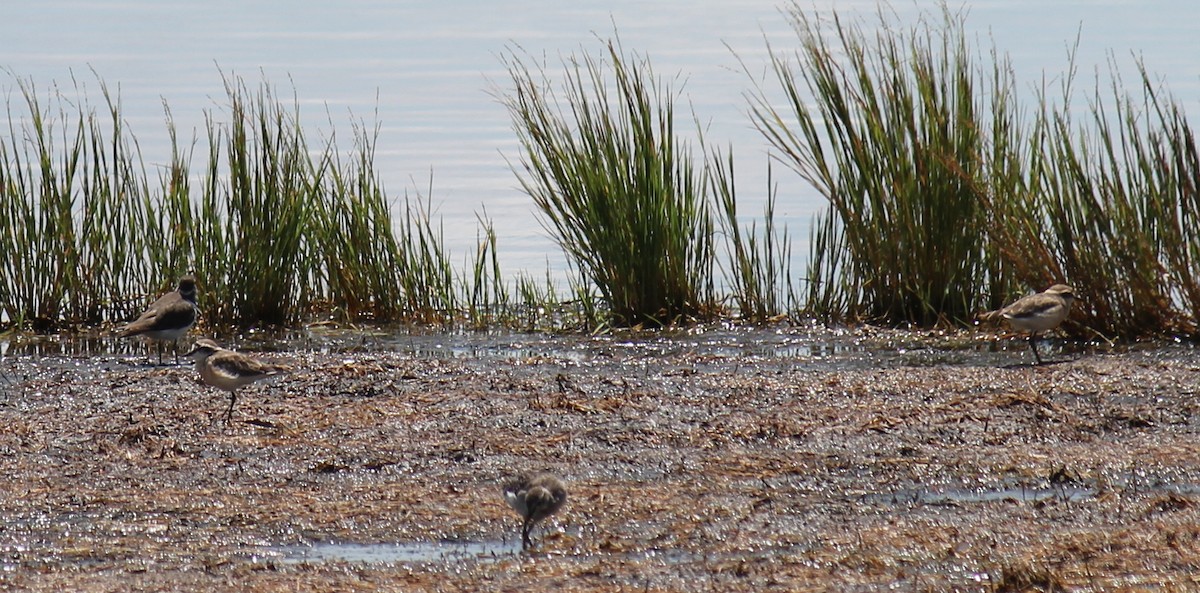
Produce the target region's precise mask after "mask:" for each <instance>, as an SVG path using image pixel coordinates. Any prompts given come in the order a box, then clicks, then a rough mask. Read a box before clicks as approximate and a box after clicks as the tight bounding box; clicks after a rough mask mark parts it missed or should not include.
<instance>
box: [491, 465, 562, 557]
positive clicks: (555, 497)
mask: <svg viewBox="0 0 1200 593" xmlns="http://www.w3.org/2000/svg"><path fill="white" fill-rule="evenodd" d="M504 501H505V502H507V503H508V506H510V507H512V508H513V510H514V511H516V512H517V513H519V514H520V515H521V518H522V519H523V522H522V523H521V549H522V550H524V549H527V548H528V547H529V546H530V545H531V544H530V540H529V533H530V532H531V531H533V526H534V524H536V523H537V522H538V521H541V520H542V519H545V518H546V517H549V516H550V515H553V514H554V513H556V512H558V509H561V508H562V506H563V504H564V503H566V502H567V488H566V486H564V485H563V483H562V480H559V479H558V478H557V477H555V476H554V475H552V474H548V473H541V474H537V475H533V476H522V477H519V478H517V479H515V480H512V481H510V482H508V483H507V484H505V485H504Z"/></svg>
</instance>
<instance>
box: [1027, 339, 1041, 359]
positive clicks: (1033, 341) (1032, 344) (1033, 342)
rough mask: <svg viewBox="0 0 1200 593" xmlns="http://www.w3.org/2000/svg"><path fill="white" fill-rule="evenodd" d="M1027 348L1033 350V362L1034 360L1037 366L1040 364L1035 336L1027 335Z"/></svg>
mask: <svg viewBox="0 0 1200 593" xmlns="http://www.w3.org/2000/svg"><path fill="white" fill-rule="evenodd" d="M1029 348H1030V349H1032V350H1033V358H1034V360H1036V361H1037V363H1038V364H1039V365H1040V364H1042V357H1041V355H1039V354H1038V351H1037V334H1033V333H1031V334H1029Z"/></svg>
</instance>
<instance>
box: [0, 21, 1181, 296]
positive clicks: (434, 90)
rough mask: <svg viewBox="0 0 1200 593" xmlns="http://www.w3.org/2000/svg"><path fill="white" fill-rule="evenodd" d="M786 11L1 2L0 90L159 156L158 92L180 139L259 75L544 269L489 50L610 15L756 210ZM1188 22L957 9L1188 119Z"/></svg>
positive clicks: (572, 34)
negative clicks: (1134, 68) (62, 111)
mask: <svg viewBox="0 0 1200 593" xmlns="http://www.w3.org/2000/svg"><path fill="white" fill-rule="evenodd" d="M897 4H898V6H897V7H896V9H895V10H896V12H897V16H896V17H895V18H896V20H897V21H905V22H911V19H913V18H914V15H915V14H916V13H917V12H918V11H919V10H920V9H922V8H925V9H934V7H935V4H934V3H932V2H898V3H897ZM782 6H785V4H784V3H783V2H780V1H778V0H737V1H719V0H689V1H687V2H683V1H681V0H670V1H661V2H641V1H633V0H606V1H596V2H557V1H551V0H507V1H498V2H496V1H489V2H478V1H460V2H441V3H432V2H411V1H408V2H385V1H378V0H376V1H372V0H350V1H347V2H337V3H333V2H313V1H310V0H298V1H283V0H277V1H254V0H250V1H240V0H239V1H237V2H234V1H232V0H218V1H214V2H205V3H199V2H191V3H165V2H156V1H139V0H128V1H123V2H111V1H97V2H81V1H70V0H46V1H42V2H19V3H8V4H6V5H5V8H4V15H3V18H2V19H0V39H3V40H4V42H3V43H2V44H0V68H3V69H4V70H5V72H4V73H3V74H0V89H2V90H3V91H4V93H5V97H6V98H7V99H8V101H9V103H10V105H12V106H15V107H16V108H17V109H16V110H15V111H16V112H17V113H18V114H19V113H20V111H21V109H20V101H19V100H16V99H19V94H18V93H17V91H16V79H17V78H22V79H31V80H32V81H33V83H34V84H35V85H36V86H37V88H38V89H39V90H40V91H41V92H42V93H43V94H48V93H49V92H50V89H52V88H54V87H55V86H57V87H58V88H60V89H63V91H64V92H65V94H66V96H68V97H70V98H73V99H75V98H78V96H79V93H78V92H76V91H75V89H74V86H75V84H76V82H72V81H73V80H74V81H77V83H78V84H79V85H81V86H82V87H84V88H85V91H84V94H85V96H86V97H87V99H88V100H89V102H90V103H92V104H93V105H98V103H99V102H100V101H101V96H100V93H99V89H98V83H97V76H98V77H99V78H100V79H102V80H103V81H104V82H105V83H107V84H108V86H109V87H110V88H111V89H113V90H114V91H117V90H119V93H120V97H121V101H122V108H123V113H124V115H125V117H126V118H127V119H128V120H129V124H130V128H131V129H132V130H133V132H134V134H135V135H136V137H137V139H138V141H139V143H140V145H141V148H142V150H143V153H144V157H145V160H146V163H147V165H148V166H149V167H154V166H156V165H157V164H161V163H163V162H164V161H165V160H166V158H167V144H166V142H167V136H166V133H165V128H164V125H163V122H164V116H163V110H162V104H163V102H164V101H165V102H166V103H167V104H168V105H169V106H170V107H171V110H172V113H173V116H174V119H175V120H176V122H177V124H178V125H179V128H180V130H181V131H182V133H183V135H184V136H186V135H187V134H188V133H189V132H190V131H191V130H196V129H202V128H203V121H204V119H203V117H204V112H205V110H218V111H219V110H223V108H224V107H223V106H224V91H223V87H222V79H221V76H222V72H224V73H225V74H227V75H228V74H236V75H238V76H241V77H243V78H244V79H246V80H247V82H249V83H250V84H252V85H253V84H256V83H257V82H258V81H259V80H262V79H265V80H266V81H268V82H270V83H273V84H275V85H277V87H279V90H280V96H281V97H283V98H285V100H286V99H287V98H289V97H290V95H291V94H292V92H293V89H294V93H295V96H296V97H297V99H298V100H299V102H300V103H301V105H302V109H303V111H304V117H305V119H306V125H307V126H308V127H309V128H310V129H311V133H310V137H317V136H318V135H319V134H325V133H328V132H329V130H330V128H331V123H330V122H332V127H333V128H334V129H336V130H337V131H338V134H339V138H340V139H341V143H342V145H343V146H344V147H348V146H349V139H350V122H351V121H353V120H355V119H365V120H367V121H368V122H372V121H375V120H377V121H378V123H379V124H380V125H381V134H380V138H379V145H378V153H377V154H378V158H379V162H378V166H379V170H380V171H381V173H382V175H383V178H384V182H385V184H386V186H387V187H388V189H389V191H390V193H391V194H393V195H396V196H399V195H402V194H403V193H405V192H408V193H410V194H411V193H414V192H420V193H422V194H425V193H429V190H430V188H432V199H433V203H434V205H435V207H436V209H437V213H438V214H439V215H441V216H442V217H443V218H444V221H445V223H446V225H445V228H446V234H447V236H446V240H447V245H448V247H449V248H450V249H451V250H452V252H453V253H455V254H462V255H461V257H462V258H463V259H464V260H465V258H466V257H467V254H468V253H470V251H471V249H472V247H473V246H474V242H475V240H476V232H475V229H476V223H475V220H476V218H475V216H476V212H480V211H482V210H483V209H485V208H486V212H487V215H488V216H489V217H491V218H492V219H493V220H494V221H495V224H496V228H497V232H498V235H499V248H500V255H501V258H502V259H501V261H502V264H503V265H504V267H505V269H506V271H507V272H508V273H516V272H517V271H519V270H528V271H529V272H531V273H533V274H534V275H540V274H542V273H544V271H545V270H546V268H547V266H549V267H550V268H552V269H555V270H558V269H561V267H562V257H561V255H560V254H559V252H558V250H557V248H556V247H555V246H554V245H553V243H552V241H551V240H550V239H549V238H548V237H547V235H546V233H545V232H544V231H543V230H542V228H541V226H540V225H539V223H538V219H537V216H536V214H535V213H534V211H533V208H532V206H531V203H530V201H529V199H528V198H527V197H526V196H525V195H524V194H522V193H521V192H520V191H519V190H518V189H517V186H518V183H517V179H516V177H515V176H514V174H513V173H512V172H511V170H510V169H509V165H508V162H507V160H511V161H513V162H516V161H517V160H518V159H519V154H518V152H517V150H516V148H517V147H516V141H515V137H514V135H513V133H512V132H511V129H510V123H509V120H508V115H507V113H506V112H505V110H504V108H503V107H502V106H501V105H500V104H498V103H497V101H496V100H495V98H494V94H493V92H494V91H495V89H496V88H500V89H503V88H504V85H505V84H506V83H507V80H506V78H507V74H506V71H505V70H504V68H503V65H502V63H501V61H500V59H499V56H501V55H503V54H504V53H505V52H506V51H507V48H511V47H513V46H515V45H519V46H520V47H521V48H523V49H524V50H526V51H528V52H530V53H531V54H534V55H539V56H540V55H545V56H547V58H548V60H549V67H550V71H551V72H555V71H558V65H559V62H558V60H559V56H563V55H566V54H570V53H579V52H581V51H587V52H591V53H594V52H597V51H599V50H600V48H601V44H600V42H599V41H598V38H597V36H599V37H603V38H607V37H609V36H611V33H612V31H613V29H614V27H615V28H616V30H618V31H619V33H620V36H621V38H622V40H623V43H624V45H625V47H626V48H627V49H628V50H636V51H638V52H640V53H644V54H646V55H648V56H649V57H650V59H651V61H652V63H653V64H654V67H655V69H656V71H657V72H659V73H660V74H662V75H664V76H668V77H675V76H678V77H679V82H677V83H676V88H679V87H680V86H681V87H682V91H683V96H684V99H685V101H687V102H688V103H690V104H691V105H692V107H693V108H694V110H695V112H696V114H697V116H698V118H699V119H700V120H701V121H703V122H704V123H705V124H706V125H707V126H708V137H709V139H710V141H712V142H714V143H716V144H721V145H732V146H733V147H734V150H735V152H736V154H737V156H738V165H737V166H738V179H739V185H740V189H739V196H741V197H742V199H743V200H745V202H746V203H745V211H746V212H747V213H750V214H757V213H759V212H760V211H761V200H762V198H763V196H764V195H765V189H766V171H767V160H768V159H767V145H766V143H765V142H764V141H763V139H762V138H761V137H760V136H759V135H758V133H757V132H755V131H754V130H753V129H752V127H751V125H750V123H749V120H748V119H747V117H746V115H745V101H744V99H743V93H744V92H746V91H747V89H749V88H750V84H749V82H748V77H747V75H746V74H745V73H743V72H742V71H741V70H740V68H739V66H738V57H735V55H734V53H733V52H736V54H737V56H739V57H740V58H741V60H743V61H744V62H745V63H746V65H747V67H748V68H749V70H750V71H751V72H756V73H762V72H763V70H764V68H765V64H766V43H765V41H764V39H769V40H770V41H771V43H772V44H774V46H775V47H776V48H785V47H789V46H790V45H792V44H793V40H794V35H793V34H792V33H791V32H790V28H789V26H788V24H787V21H786V20H785V19H784V18H783V17H782V16H781V14H780V12H779V11H780V8H781V7H782ZM800 6H803V7H805V8H806V9H808V10H813V11H817V12H821V13H826V14H827V13H828V12H829V10H830V9H831V7H836V8H837V9H838V10H839V11H840V12H841V13H842V14H843V15H863V16H871V15H873V13H874V11H875V10H876V8H877V5H876V3H875V2H861V1H831V0H813V1H811V2H802V3H801V4H800ZM872 22H873V21H872ZM1196 22H1200V3H1194V2H1190V1H1186V2H1185V1H1175V2H1149V3H1147V2H1140V1H1133V0H1129V1H1121V0H1110V1H1105V2H1084V1H1076V2H1044V1H1041V2H1034V1H1026V0H1015V1H1008V0H1006V1H1002V2H1001V1H985V2H974V3H971V7H970V9H969V17H968V25H969V27H970V28H971V30H972V31H973V32H975V33H976V34H978V36H979V37H980V39H981V40H982V41H983V42H984V43H989V41H988V40H989V38H990V39H991V40H994V41H995V43H996V45H997V46H998V47H999V48H1000V49H1001V50H1003V51H1007V52H1009V53H1010V54H1011V56H1012V58H1013V60H1014V67H1015V68H1016V74H1017V76H1018V78H1019V79H1020V80H1022V81H1026V82H1027V83H1028V86H1030V87H1032V86H1033V85H1034V84H1035V83H1037V82H1038V81H1040V80H1041V78H1042V77H1043V75H1045V76H1047V77H1051V78H1053V77H1055V76H1058V75H1060V74H1061V73H1062V71H1063V69H1064V64H1065V63H1066V54H1067V48H1068V46H1070V45H1071V44H1073V43H1074V40H1075V38H1076V36H1077V35H1078V37H1079V55H1078V59H1077V61H1078V64H1079V67H1080V72H1081V73H1082V77H1083V80H1084V81H1085V82H1087V84H1090V81H1089V78H1088V77H1089V76H1090V73H1091V72H1092V71H1093V69H1094V67H1096V66H1100V67H1101V68H1106V67H1105V66H1104V64H1105V62H1106V60H1107V59H1108V57H1109V55H1110V54H1109V52H1111V55H1112V56H1113V57H1115V58H1116V60H1117V61H1118V63H1120V64H1122V65H1123V66H1126V67H1127V66H1129V65H1131V64H1132V59H1131V57H1130V56H1131V53H1132V54H1138V55H1141V56H1142V57H1143V59H1144V60H1145V62H1146V64H1147V66H1148V67H1149V69H1150V70H1151V71H1152V72H1155V73H1158V74H1160V75H1161V76H1162V77H1163V78H1164V79H1165V80H1166V81H1167V82H1168V83H1169V85H1170V87H1171V88H1172V89H1173V90H1174V91H1175V92H1176V94H1177V95H1178V97H1179V98H1180V99H1181V100H1182V101H1183V103H1184V105H1185V107H1186V108H1187V109H1188V110H1189V111H1190V112H1191V113H1193V114H1195V113H1197V112H1198V111H1200V109H1198V106H1200V62H1198V61H1197V60H1196V57H1197V56H1200V35H1196V34H1195V26H1194V24H1195V23H1196ZM731 50H732V51H731ZM92 71H94V74H93V72H92ZM497 85H498V86H497ZM1082 86H1087V85H1082ZM0 118H3V116H0ZM218 119H220V118H218ZM0 133H4V134H7V133H8V131H7V127H6V126H5V127H0ZM506 159H507V160H506ZM775 179H776V181H777V182H778V183H779V190H780V193H779V195H780V203H779V208H778V210H779V214H780V215H781V217H782V218H783V220H784V221H785V222H787V223H788V224H789V225H790V226H791V228H792V235H793V237H794V238H795V241H794V243H795V245H794V248H795V250H796V261H797V262H803V261H804V260H805V259H806V255H807V232H808V223H809V220H810V217H811V215H812V214H813V213H814V212H816V211H818V210H819V209H820V208H821V206H822V201H821V198H820V196H818V195H817V194H816V193H815V192H813V191H812V190H811V189H810V188H808V187H807V186H806V185H805V184H804V183H803V182H802V181H800V180H798V179H796V178H795V176H794V175H793V174H791V173H790V172H789V171H786V170H784V169H783V168H782V167H777V171H776V174H775Z"/></svg>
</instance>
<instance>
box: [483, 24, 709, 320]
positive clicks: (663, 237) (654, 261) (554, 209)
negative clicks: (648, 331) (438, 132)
mask: <svg viewBox="0 0 1200 593" xmlns="http://www.w3.org/2000/svg"><path fill="white" fill-rule="evenodd" d="M605 56H606V58H607V62H605V61H604V59H603V58H600V59H598V58H595V57H592V56H585V57H584V58H583V59H582V60H580V59H578V58H574V57H573V58H571V59H570V61H569V62H567V63H565V64H564V70H565V80H564V82H563V84H562V88H561V92H562V93H563V94H562V97H561V98H560V96H559V95H558V94H557V93H556V91H555V90H554V89H553V88H551V86H550V84H549V83H548V82H547V81H548V80H549V78H548V77H547V75H546V72H545V70H544V69H543V68H536V67H533V68H531V66H530V64H529V63H528V61H527V60H525V59H522V58H521V57H520V56H517V55H516V54H515V53H514V54H512V55H510V56H509V57H508V58H507V59H506V66H507V68H508V71H509V74H510V75H511V77H512V82H513V89H512V93H511V94H509V95H507V96H505V97H502V101H503V103H504V104H505V106H506V107H507V108H508V110H509V113H510V115H511V117H512V121H513V127H514V129H515V131H516V133H517V136H518V138H519V140H520V143H521V146H522V147H523V158H522V170H523V173H524V174H523V175H522V174H521V172H520V171H519V172H518V175H519V176H520V179H521V185H522V187H523V189H524V191H525V192H526V193H528V194H529V195H530V196H531V197H532V198H533V200H534V202H535V203H536V204H537V206H538V208H539V209H540V210H541V212H542V214H543V215H544V217H545V219H544V220H545V224H546V226H547V228H548V229H549V231H550V232H551V233H552V235H553V236H554V238H555V240H556V241H557V242H558V243H559V245H560V246H561V247H562V248H563V250H564V251H565V252H566V253H567V254H568V256H569V259H570V260H571V261H572V262H573V264H574V265H575V266H576V267H577V271H578V272H579V273H580V275H581V276H582V277H583V278H584V279H585V280H586V281H587V282H588V283H591V284H594V285H595V287H596V289H597V291H598V292H599V294H600V297H601V299H602V301H603V303H604V304H605V305H606V306H607V308H608V309H609V310H610V315H611V317H612V321H613V322H614V323H616V324H619V325H639V324H646V325H651V326H655V325H661V324H665V323H671V322H674V321H676V320H680V319H709V318H711V317H712V316H713V315H714V314H715V313H716V304H715V298H714V294H713V293H714V289H713V284H712V270H713V261H714V246H713V239H712V237H713V231H714V223H713V221H712V217H711V214H710V206H711V204H710V203H711V200H710V199H709V197H708V196H707V194H706V192H705V182H704V172H703V170H697V169H696V167H695V165H694V163H693V160H692V156H691V152H690V150H689V149H688V146H687V145H686V144H685V143H683V142H682V141H681V140H680V139H679V137H678V134H677V130H676V128H675V105H674V102H675V97H674V96H673V95H672V94H671V93H672V91H671V90H670V89H669V88H668V87H667V85H666V84H665V83H662V82H661V81H659V80H658V79H656V78H655V76H654V73H653V71H652V70H651V68H650V65H649V63H648V61H646V60H644V59H639V58H637V57H635V56H627V55H625V54H624V53H623V52H622V51H621V49H620V48H619V46H617V45H614V44H613V43H609V44H608V51H607V52H606V54H605Z"/></svg>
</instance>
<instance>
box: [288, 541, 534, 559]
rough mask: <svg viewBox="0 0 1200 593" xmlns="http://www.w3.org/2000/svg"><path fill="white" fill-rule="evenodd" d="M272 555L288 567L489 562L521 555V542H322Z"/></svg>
mask: <svg viewBox="0 0 1200 593" xmlns="http://www.w3.org/2000/svg"><path fill="white" fill-rule="evenodd" d="M270 552H271V553H272V554H278V555H280V556H282V558H281V559H282V561H283V562H285V563H288V564H321V563H326V562H351V563H369V564H396V563H404V562H415V563H422V562H447V561H464V560H473V561H481V560H482V561H487V560H495V559H498V558H505V557H511V556H513V555H516V554H520V553H521V542H520V541H519V540H517V541H512V542H505V541H483V542H465V541H441V542H405V543H381V544H355V543H341V542H318V543H314V544H311V545H296V546H278V547H273V548H270Z"/></svg>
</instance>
